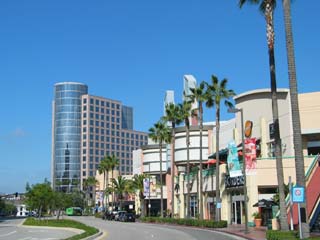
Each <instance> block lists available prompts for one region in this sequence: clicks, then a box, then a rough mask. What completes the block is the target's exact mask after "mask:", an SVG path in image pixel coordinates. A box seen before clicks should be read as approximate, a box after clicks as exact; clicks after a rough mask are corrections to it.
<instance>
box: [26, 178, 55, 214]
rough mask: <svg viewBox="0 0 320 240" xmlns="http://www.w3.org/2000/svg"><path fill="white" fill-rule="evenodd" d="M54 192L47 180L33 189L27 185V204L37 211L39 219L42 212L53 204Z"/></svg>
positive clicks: (33, 186)
mask: <svg viewBox="0 0 320 240" xmlns="http://www.w3.org/2000/svg"><path fill="white" fill-rule="evenodd" d="M52 198H53V191H52V188H51V185H50V182H48V181H47V180H46V179H45V181H44V183H38V184H35V185H32V186H31V187H30V186H29V184H27V187H26V203H27V205H28V207H29V208H31V209H37V213H38V216H39V218H41V215H42V212H43V211H46V210H47V209H48V207H49V206H50V204H51V203H52Z"/></svg>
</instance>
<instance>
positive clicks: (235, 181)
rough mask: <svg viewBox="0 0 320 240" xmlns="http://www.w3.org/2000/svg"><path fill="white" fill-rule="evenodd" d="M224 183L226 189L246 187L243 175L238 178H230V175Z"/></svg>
mask: <svg viewBox="0 0 320 240" xmlns="http://www.w3.org/2000/svg"><path fill="white" fill-rule="evenodd" d="M224 183H225V187H226V188H232V187H241V186H243V185H244V177H243V175H241V176H238V177H230V176H229V175H225V177H224Z"/></svg>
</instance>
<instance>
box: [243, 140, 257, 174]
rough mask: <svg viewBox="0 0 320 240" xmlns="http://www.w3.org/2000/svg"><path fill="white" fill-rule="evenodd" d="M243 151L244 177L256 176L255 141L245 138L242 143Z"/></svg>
mask: <svg viewBox="0 0 320 240" xmlns="http://www.w3.org/2000/svg"><path fill="white" fill-rule="evenodd" d="M244 149H245V155H244V156H245V157H244V159H245V161H246V175H256V174H257V168H256V166H257V151H256V139H255V138H247V139H246V140H245V141H244Z"/></svg>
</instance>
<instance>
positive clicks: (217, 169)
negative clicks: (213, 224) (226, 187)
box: [216, 106, 221, 221]
mask: <svg viewBox="0 0 320 240" xmlns="http://www.w3.org/2000/svg"><path fill="white" fill-rule="evenodd" d="M216 108H217V109H216V221H220V220H221V216H220V215H221V214H220V207H219V208H218V204H220V167H219V166H220V157H219V144H220V142H219V140H220V138H219V134H220V106H216Z"/></svg>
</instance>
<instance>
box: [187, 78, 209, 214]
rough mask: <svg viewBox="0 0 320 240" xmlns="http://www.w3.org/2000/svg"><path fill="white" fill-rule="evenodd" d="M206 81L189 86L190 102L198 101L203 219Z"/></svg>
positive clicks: (200, 186) (200, 188)
mask: <svg viewBox="0 0 320 240" xmlns="http://www.w3.org/2000/svg"><path fill="white" fill-rule="evenodd" d="M205 87H206V83H205V82H204V81H202V82H201V83H200V85H199V87H195V88H190V91H191V95H189V96H188V97H189V99H190V102H195V101H197V102H198V106H199V124H200V159H199V160H200V165H199V173H200V176H199V178H200V180H199V182H198V184H199V194H200V203H199V205H200V206H199V213H200V214H199V217H200V219H201V220H202V219H203V196H202V195H203V194H202V191H203V189H202V188H203V187H202V185H203V183H202V130H203V106H202V104H203V103H204V102H206V101H207V93H206V89H205Z"/></svg>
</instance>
